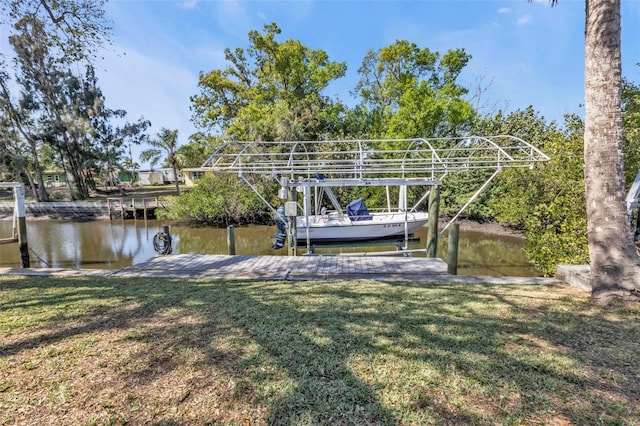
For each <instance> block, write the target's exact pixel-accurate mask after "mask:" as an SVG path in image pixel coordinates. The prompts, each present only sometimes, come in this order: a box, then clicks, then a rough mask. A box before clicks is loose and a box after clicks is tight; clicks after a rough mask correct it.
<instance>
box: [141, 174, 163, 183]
mask: <svg viewBox="0 0 640 426" xmlns="http://www.w3.org/2000/svg"><path fill="white" fill-rule="evenodd" d="M138 183H139V184H140V185H163V184H164V176H163V175H162V173H161V172H159V171H157V170H140V171H139V172H138Z"/></svg>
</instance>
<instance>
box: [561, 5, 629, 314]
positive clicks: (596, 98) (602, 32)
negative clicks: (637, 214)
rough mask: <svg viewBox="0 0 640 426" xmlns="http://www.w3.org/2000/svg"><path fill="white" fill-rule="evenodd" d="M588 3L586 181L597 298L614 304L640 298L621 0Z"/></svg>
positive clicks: (593, 291) (594, 295)
mask: <svg viewBox="0 0 640 426" xmlns="http://www.w3.org/2000/svg"><path fill="white" fill-rule="evenodd" d="M556 3H557V0H551V4H552V5H555V4H556ZM585 3H586V21H585V77H584V89H585V132H584V161H585V172H584V177H585V199H586V206H587V232H588V244H589V263H590V269H591V298H592V300H593V301H594V303H596V304H598V305H608V304H611V303H615V302H617V301H620V300H640V260H639V259H638V255H637V253H636V248H635V244H634V241H633V232H632V230H631V227H630V223H629V221H630V218H629V214H628V212H627V208H626V203H625V196H626V194H625V180H624V169H623V155H622V144H623V121H622V60H621V53H620V38H621V26H620V0H585Z"/></svg>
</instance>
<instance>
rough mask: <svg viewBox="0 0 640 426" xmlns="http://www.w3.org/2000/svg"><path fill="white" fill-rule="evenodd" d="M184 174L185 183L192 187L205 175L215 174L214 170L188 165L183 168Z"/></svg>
mask: <svg viewBox="0 0 640 426" xmlns="http://www.w3.org/2000/svg"><path fill="white" fill-rule="evenodd" d="M182 174H183V175H184V185H185V186H187V187H192V186H194V185H195V184H196V182H197V181H198V179H200V178H202V177H203V176H205V175H213V170H211V169H203V168H201V167H188V168H184V169H182Z"/></svg>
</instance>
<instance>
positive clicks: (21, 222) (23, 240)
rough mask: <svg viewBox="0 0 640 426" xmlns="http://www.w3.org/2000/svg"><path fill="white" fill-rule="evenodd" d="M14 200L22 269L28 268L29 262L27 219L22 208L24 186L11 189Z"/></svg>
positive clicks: (23, 207)
mask: <svg viewBox="0 0 640 426" xmlns="http://www.w3.org/2000/svg"><path fill="white" fill-rule="evenodd" d="M13 193H14V196H15V199H16V208H15V211H16V215H17V217H18V245H19V246H20V259H21V260H22V267H23V268H28V267H29V266H30V261H29V245H28V243H27V218H26V211H25V206H24V185H18V186H15V187H14V188H13Z"/></svg>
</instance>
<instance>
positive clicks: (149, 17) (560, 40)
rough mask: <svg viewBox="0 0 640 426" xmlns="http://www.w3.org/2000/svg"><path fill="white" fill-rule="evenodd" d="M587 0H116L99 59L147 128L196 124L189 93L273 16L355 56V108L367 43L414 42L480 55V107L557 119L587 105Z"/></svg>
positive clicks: (638, 18)
mask: <svg viewBox="0 0 640 426" xmlns="http://www.w3.org/2000/svg"><path fill="white" fill-rule="evenodd" d="M584 4H585V2H584V0H560V1H559V2H558V4H557V6H555V7H551V6H550V4H549V2H548V1H547V0H534V1H532V2H528V1H526V0H475V1H474V0H421V1H418V0H393V1H391V0H368V1H366V0H299V1H295V0H288V1H267V0H253V1H242V0H186V1H175V0H173V1H172V0H110V1H108V3H107V4H106V8H107V17H108V19H110V20H111V23H112V26H113V33H112V41H113V43H112V44H111V45H110V46H109V47H108V48H106V49H105V50H104V51H103V52H102V54H101V58H100V59H99V60H98V63H97V71H98V78H99V84H100V86H101V87H102V90H103V93H104V95H105V96H106V104H107V106H108V107H110V108H121V109H125V110H126V111H127V112H128V115H127V118H128V120H129V121H135V120H137V119H138V118H139V117H141V116H144V118H146V119H148V120H150V121H151V123H152V127H151V129H150V133H151V134H152V135H155V134H156V133H157V132H158V131H159V130H160V129H161V128H163V127H165V128H169V129H178V132H179V140H180V143H181V144H184V143H186V142H187V141H188V137H189V135H190V134H191V133H193V132H194V131H196V128H195V126H194V124H193V123H192V122H191V111H190V101H189V98H190V97H191V96H193V95H196V94H198V93H199V89H198V76H199V74H200V73H202V72H205V73H206V72H209V71H211V70H214V69H223V68H225V67H226V66H227V65H228V63H227V62H226V61H225V59H224V49H225V48H231V49H235V48H236V47H242V48H247V47H248V43H249V41H248V33H249V31H251V30H258V31H260V32H262V29H263V26H264V25H265V24H268V23H271V22H275V23H276V24H278V26H279V27H280V28H281V29H282V33H281V34H280V36H279V38H277V40H278V41H280V42H284V41H285V40H286V39H296V40H300V42H301V43H302V44H303V45H306V46H307V47H309V48H311V49H322V50H324V51H325V52H326V53H327V54H328V55H329V58H330V59H331V60H333V61H338V62H346V64H347V74H346V76H345V77H343V78H342V79H340V80H338V81H336V82H333V83H332V84H331V85H330V86H329V87H328V89H327V91H326V92H325V94H327V95H329V96H335V97H338V98H339V99H340V100H342V101H343V102H345V103H347V104H349V105H355V103H356V102H357V99H355V98H354V97H353V96H352V95H351V94H350V92H352V91H353V88H354V87H355V85H356V83H357V81H358V73H357V70H358V68H359V67H360V65H361V63H362V60H363V58H364V57H365V55H366V53H367V51H369V50H372V49H373V50H376V49H379V48H382V47H385V46H388V45H390V44H392V43H394V42H395V41H396V40H408V41H409V42H413V43H416V44H417V45H418V46H419V47H420V48H424V47H427V48H429V49H430V50H432V51H438V52H441V53H444V52H446V51H447V50H449V49H456V48H464V49H465V50H466V52H467V53H469V54H471V56H472V59H471V61H470V62H469V64H468V66H467V67H466V68H465V70H464V72H463V74H462V76H461V82H462V84H463V85H465V86H466V87H468V88H470V89H471V92H472V93H475V92H476V91H477V89H478V88H481V89H482V91H481V92H482V95H481V96H480V99H479V101H478V100H477V99H476V100H474V105H477V106H479V107H480V108H481V112H485V113H490V112H495V111H497V110H498V109H502V110H505V111H508V112H509V111H514V110H517V109H522V108H526V107H527V106H529V105H533V107H534V108H535V109H536V110H537V111H539V112H540V114H542V115H543V116H544V117H545V118H547V119H548V120H558V121H562V117H563V115H564V114H566V113H578V114H582V107H581V104H582V102H583V93H584V92H583V76H584V71H583V67H584V19H585V12H584ZM639 29H640V0H622V58H623V75H625V76H626V77H627V78H629V79H630V80H631V81H634V82H636V83H638V84H640V66H637V65H636V64H637V63H639V62H640V30H639Z"/></svg>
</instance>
